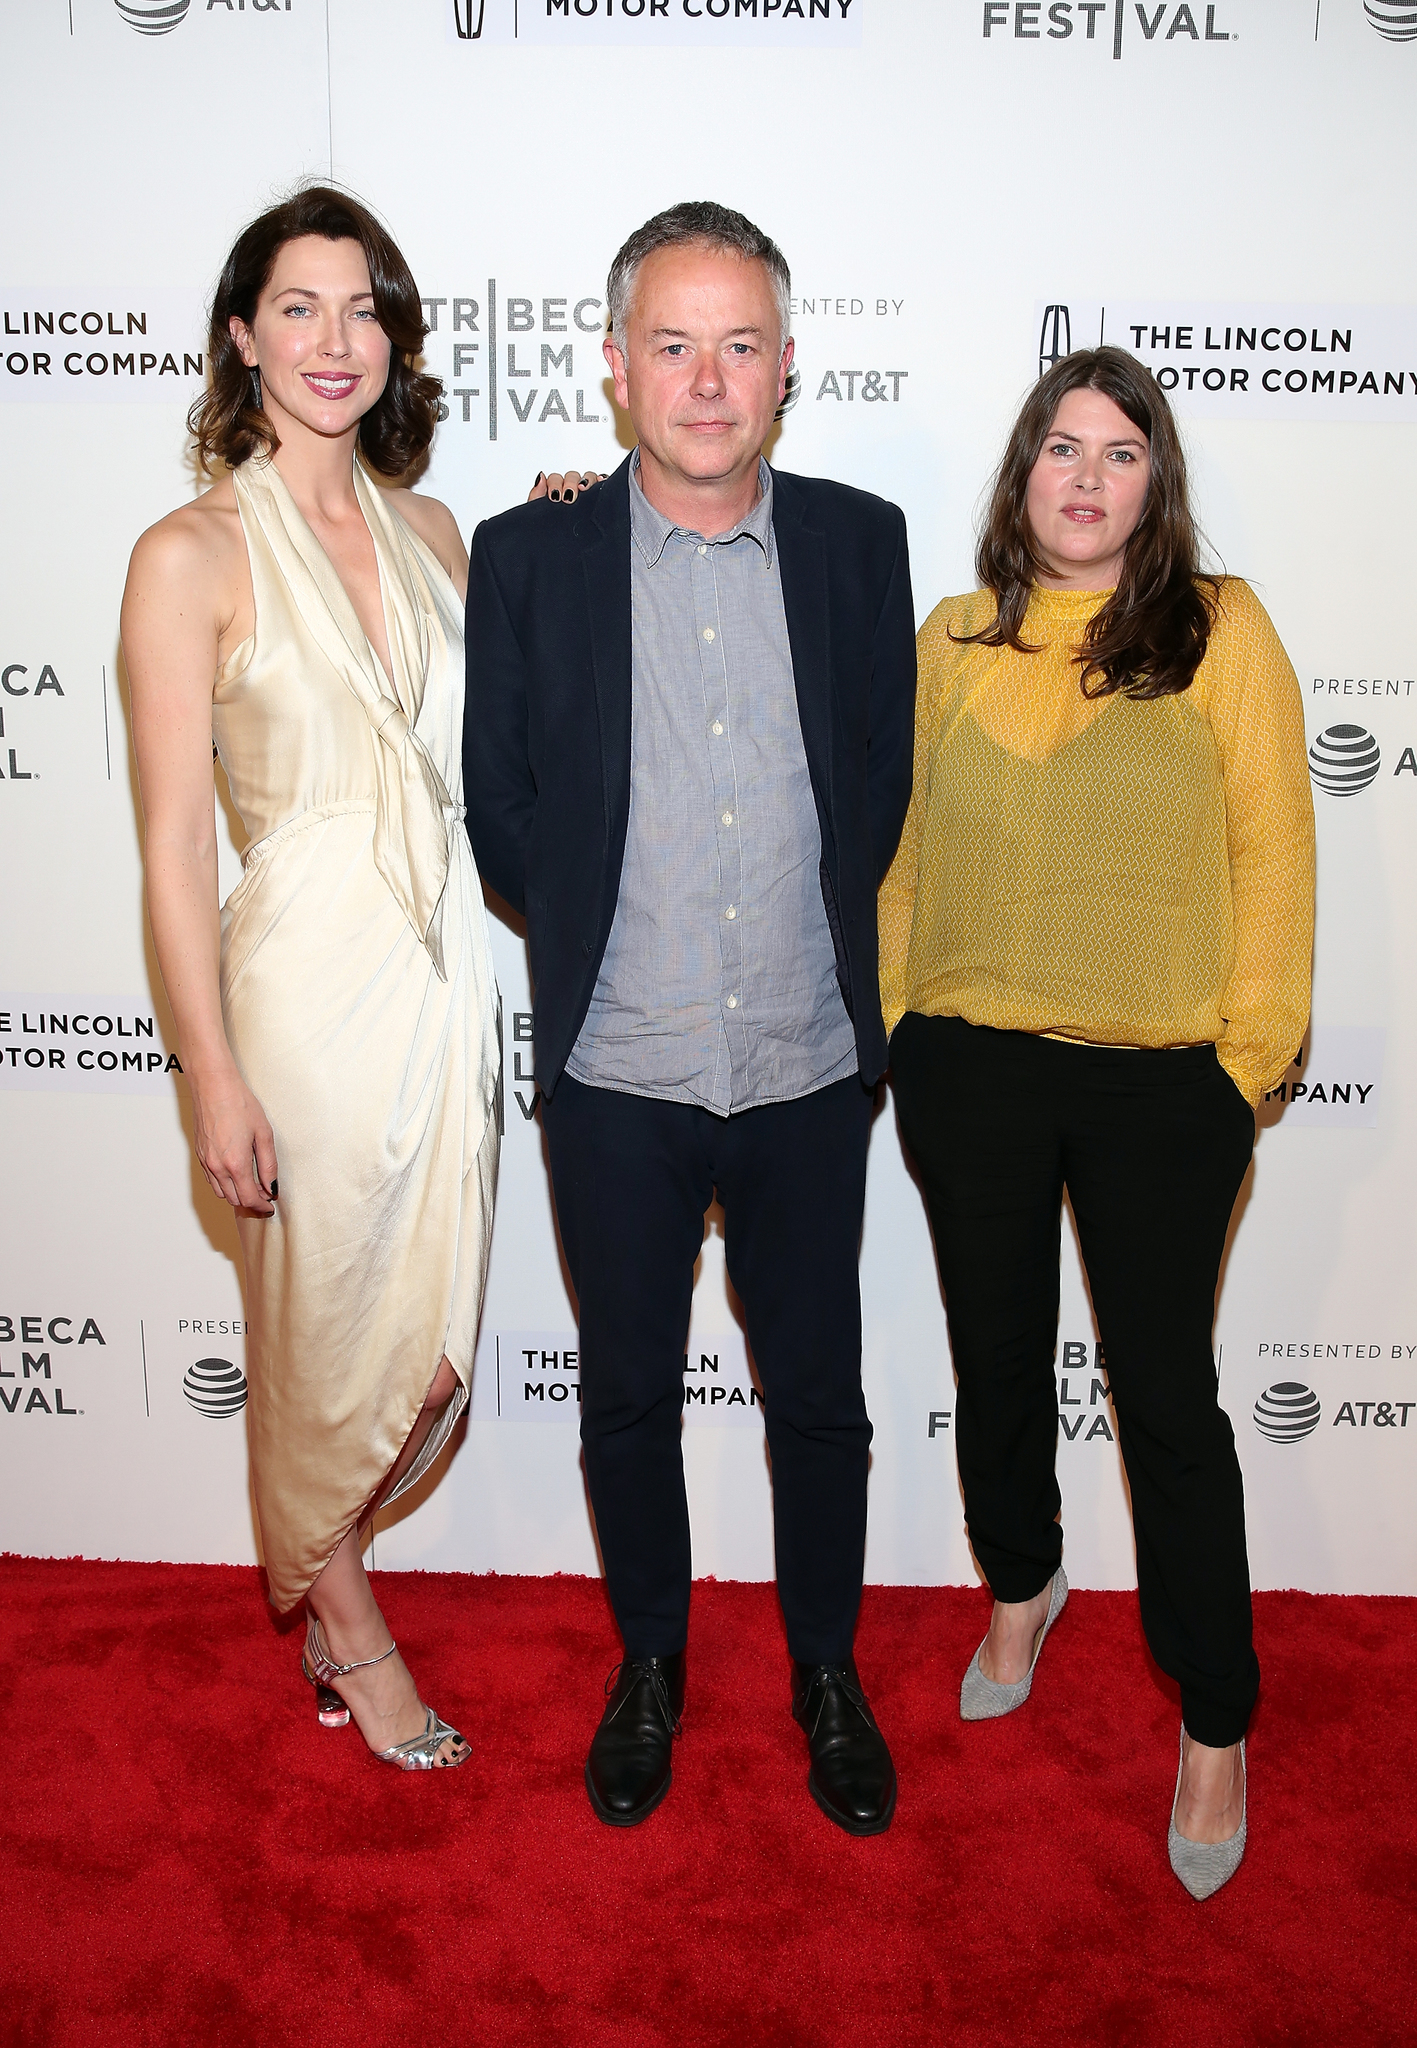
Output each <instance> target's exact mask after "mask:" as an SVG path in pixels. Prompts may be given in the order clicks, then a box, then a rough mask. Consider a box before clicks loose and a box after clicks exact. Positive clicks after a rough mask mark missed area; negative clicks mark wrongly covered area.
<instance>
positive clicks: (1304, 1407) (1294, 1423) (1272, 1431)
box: [1255, 1380, 1323, 1444]
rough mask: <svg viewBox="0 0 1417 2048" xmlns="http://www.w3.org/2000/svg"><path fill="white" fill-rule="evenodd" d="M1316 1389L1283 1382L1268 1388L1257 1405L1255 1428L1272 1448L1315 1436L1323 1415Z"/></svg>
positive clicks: (1297, 1382) (1291, 1382) (1292, 1382)
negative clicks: (1267, 1439) (1272, 1445)
mask: <svg viewBox="0 0 1417 2048" xmlns="http://www.w3.org/2000/svg"><path fill="white" fill-rule="evenodd" d="M1322 1412H1323V1411H1322V1409H1321V1408H1320V1406H1319V1397H1318V1395H1317V1394H1316V1393H1315V1392H1314V1390H1313V1388H1312V1387H1306V1386H1303V1385H1301V1384H1300V1382H1299V1381H1298V1380H1280V1382H1279V1383H1278V1385H1277V1386H1273V1387H1266V1388H1265V1390H1264V1392H1263V1393H1262V1394H1261V1395H1260V1397H1259V1399H1258V1401H1256V1403H1255V1428H1256V1429H1257V1430H1258V1431H1259V1433H1260V1435H1261V1436H1263V1437H1268V1438H1269V1441H1270V1442H1271V1443H1272V1444H1297V1443H1301V1442H1302V1441H1303V1439H1304V1438H1305V1437H1306V1436H1312V1435H1313V1433H1314V1431H1315V1430H1316V1429H1317V1428H1318V1426H1319V1416H1320V1415H1321V1413H1322Z"/></svg>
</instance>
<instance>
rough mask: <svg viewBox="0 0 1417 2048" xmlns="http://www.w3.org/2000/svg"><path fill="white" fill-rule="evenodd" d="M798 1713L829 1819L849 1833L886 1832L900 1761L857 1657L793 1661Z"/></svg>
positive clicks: (814, 1791) (812, 1782)
mask: <svg viewBox="0 0 1417 2048" xmlns="http://www.w3.org/2000/svg"><path fill="white" fill-rule="evenodd" d="M792 1670H793V1675H794V1677H795V1678H796V1681H797V1691H796V1695H795V1697H794V1699H793V1702H792V1718H793V1719H794V1720H795V1721H796V1722H798V1724H799V1725H800V1726H801V1727H802V1728H803V1729H804V1730H805V1731H806V1736H807V1748H808V1751H809V1753H810V1755H811V1758H812V1768H811V1770H810V1771H809V1772H808V1773H807V1790H808V1791H809V1792H810V1793H811V1795H812V1797H813V1798H814V1799H815V1800H816V1802H817V1804H818V1806H820V1807H821V1809H822V1812H823V1813H824V1814H825V1815H826V1816H827V1819H828V1820H834V1821H835V1822H836V1824H837V1826H838V1827H839V1828H845V1829H846V1832H847V1834H849V1835H879V1834H883V1833H884V1832H885V1830H886V1829H887V1828H888V1827H889V1826H890V1824H891V1816H892V1815H893V1814H894V1812H895V1795H896V1784H895V1765H894V1764H893V1763H892V1762H891V1753H890V1751H889V1750H888V1749H887V1748H886V1738H885V1737H884V1735H882V1733H881V1731H880V1729H879V1728H878V1727H877V1726H876V1717H875V1715H874V1714H873V1713H872V1712H871V1709H870V1707H869V1706H868V1705H867V1704H866V1695H865V1693H864V1692H862V1690H861V1680H860V1679H859V1678H858V1677H857V1674H856V1659H855V1658H854V1657H848V1658H847V1660H846V1662H845V1664H799V1663H798V1662H797V1661H796V1660H795V1659H794V1660H793V1665H792Z"/></svg>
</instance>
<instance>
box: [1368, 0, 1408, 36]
mask: <svg viewBox="0 0 1417 2048" xmlns="http://www.w3.org/2000/svg"><path fill="white" fill-rule="evenodd" d="M1363 12H1364V14H1366V15H1367V17H1368V22H1369V25H1370V26H1371V27H1372V28H1375V29H1376V30H1377V32H1378V34H1379V35H1380V36H1381V37H1382V39H1383V41H1384V42H1385V43H1410V42H1413V41H1417V8H1415V7H1414V6H1413V5H1412V0H1363Z"/></svg>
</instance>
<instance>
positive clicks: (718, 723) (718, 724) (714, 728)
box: [709, 718, 723, 739]
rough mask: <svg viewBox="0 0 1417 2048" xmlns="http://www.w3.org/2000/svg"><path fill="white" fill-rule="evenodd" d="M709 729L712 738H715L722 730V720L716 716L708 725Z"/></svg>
mask: <svg viewBox="0 0 1417 2048" xmlns="http://www.w3.org/2000/svg"><path fill="white" fill-rule="evenodd" d="M709 731H710V732H711V733H712V734H713V736H714V738H715V739H717V738H718V736H719V734H720V733H721V732H722V731H723V720H722V719H721V718H716V719H715V720H714V722H713V724H712V725H711V726H710V727H709Z"/></svg>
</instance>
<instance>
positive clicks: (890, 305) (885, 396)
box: [421, 277, 910, 441]
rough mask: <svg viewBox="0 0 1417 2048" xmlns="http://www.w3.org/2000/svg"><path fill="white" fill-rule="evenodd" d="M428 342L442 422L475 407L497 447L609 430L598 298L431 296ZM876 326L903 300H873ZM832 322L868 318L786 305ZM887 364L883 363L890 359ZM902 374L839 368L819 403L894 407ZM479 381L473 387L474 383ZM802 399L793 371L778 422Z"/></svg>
mask: <svg viewBox="0 0 1417 2048" xmlns="http://www.w3.org/2000/svg"><path fill="white" fill-rule="evenodd" d="M421 303H422V306H423V314H424V319H425V321H426V322H427V327H428V337H427V339H426V340H425V342H424V353H425V356H426V358H427V360H428V362H429V365H430V367H431V368H432V369H433V370H434V371H435V372H436V374H437V375H439V376H440V377H441V378H442V380H443V386H444V390H445V392H446V394H447V401H448V402H447V403H445V405H444V408H443V417H444V418H445V419H446V418H449V417H451V419H452V420H453V422H454V424H455V425H461V426H471V425H472V424H473V421H474V406H475V407H476V419H477V421H478V422H482V421H484V420H485V422H486V427H487V438H488V440H489V441H496V440H499V439H502V438H504V437H505V436H506V435H507V434H508V433H515V432H516V431H517V429H518V428H519V427H525V426H538V427H544V426H547V425H552V426H556V425H560V426H567V427H595V426H604V425H608V424H609V423H610V421H611V419H612V418H613V411H612V408H611V402H610V398H609V395H608V389H607V384H606V370H605V358H604V355H603V354H602V352H601V344H602V342H603V340H604V337H605V304H604V301H603V299H601V298H600V296H599V295H598V294H597V293H592V292H587V293H583V294H581V295H580V296H579V297H578V296H577V295H576V294H575V293H573V292H559V293H550V294H547V293H542V294H539V295H538V294H533V293H517V292H503V293H499V291H498V286H497V280H496V278H495V277H489V278H488V280H487V288H486V293H485V296H482V297H479V298H474V297H473V296H472V295H471V294H470V293H450V294H444V295H441V296H430V297H427V298H424V299H423V300H422V301H421ZM869 304H870V306H871V307H873V308H874V318H876V319H882V320H892V319H899V317H900V313H901V309H902V307H903V306H904V304H905V301H904V300H903V299H896V298H890V297H879V296H877V297H874V298H873V299H872V300H871V301H870V302H869ZM819 308H820V310H821V317H823V318H825V317H827V316H828V315H830V314H833V313H837V314H839V315H840V316H841V317H842V318H844V319H853V318H861V317H862V316H865V317H867V318H871V317H873V316H872V315H871V314H870V313H868V310H867V309H868V301H867V300H866V299H865V298H863V297H860V296H853V295H851V294H847V293H842V294H835V295H833V294H827V295H822V294H814V295H813V296H812V297H810V298H802V299H793V301H792V305H791V310H792V316H793V319H794V321H795V320H796V319H798V318H804V317H816V316H817V314H818V309H819ZM887 361H889V357H887ZM909 374H910V373H909V371H908V370H891V369H886V370H877V369H868V368H859V369H856V368H851V367H849V366H848V367H845V368H840V369H828V370H825V371H824V372H823V373H822V376H821V381H820V383H819V384H818V386H817V391H816V396H817V400H818V402H819V403H820V402H821V401H823V400H835V401H836V402H837V403H838V404H850V405H856V404H860V405H861V406H862V407H864V408H866V409H867V410H866V411H865V413H864V414H863V415H862V416H863V417H865V418H870V417H871V414H870V410H869V409H870V408H871V407H872V406H873V405H877V404H895V405H899V403H900V399H901V386H902V384H904V382H905V381H906V378H907V377H908V376H909ZM474 379H476V381H475V382H474V381H473V380H474ZM801 394H802V375H801V371H800V370H799V369H796V368H794V369H793V371H792V372H791V374H790V376H789V377H788V381H787V395H786V397H785V398H784V400H783V403H782V405H781V406H780V407H779V408H778V414H777V417H778V418H779V419H781V418H782V417H783V416H784V414H786V413H789V412H790V411H791V410H792V408H793V406H794V405H796V403H797V401H798V398H799V397H800V396H801Z"/></svg>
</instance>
